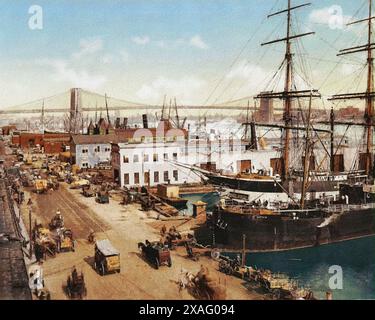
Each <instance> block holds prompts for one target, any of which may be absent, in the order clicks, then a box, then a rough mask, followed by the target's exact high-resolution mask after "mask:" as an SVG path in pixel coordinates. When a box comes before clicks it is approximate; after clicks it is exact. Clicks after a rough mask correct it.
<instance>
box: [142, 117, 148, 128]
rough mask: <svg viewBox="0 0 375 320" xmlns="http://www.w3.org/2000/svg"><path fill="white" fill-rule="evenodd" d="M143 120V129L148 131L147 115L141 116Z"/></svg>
mask: <svg viewBox="0 0 375 320" xmlns="http://www.w3.org/2000/svg"><path fill="white" fill-rule="evenodd" d="M142 119H143V128H145V129H148V119H147V114H143V115H142Z"/></svg>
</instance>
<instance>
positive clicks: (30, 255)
mask: <svg viewBox="0 0 375 320" xmlns="http://www.w3.org/2000/svg"><path fill="white" fill-rule="evenodd" d="M32 205H33V202H32V201H31V198H30V199H29V201H28V202H27V207H28V209H29V237H30V238H29V257H30V260H31V258H32V256H33V227H32V222H31V220H32V219H31V213H32Z"/></svg>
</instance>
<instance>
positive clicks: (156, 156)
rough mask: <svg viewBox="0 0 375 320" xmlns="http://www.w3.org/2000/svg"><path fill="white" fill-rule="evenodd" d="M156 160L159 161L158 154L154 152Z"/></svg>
mask: <svg viewBox="0 0 375 320" xmlns="http://www.w3.org/2000/svg"><path fill="white" fill-rule="evenodd" d="M154 162H158V154H157V153H154Z"/></svg>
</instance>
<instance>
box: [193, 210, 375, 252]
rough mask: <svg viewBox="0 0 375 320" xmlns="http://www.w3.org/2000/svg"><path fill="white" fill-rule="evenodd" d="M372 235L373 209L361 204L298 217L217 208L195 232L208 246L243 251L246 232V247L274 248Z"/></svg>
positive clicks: (262, 249) (296, 246)
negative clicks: (200, 228)
mask: <svg viewBox="0 0 375 320" xmlns="http://www.w3.org/2000/svg"><path fill="white" fill-rule="evenodd" d="M329 216H330V218H328V217H329ZM209 224H210V225H209ZM223 226H225V228H224V227H223ZM374 234H375V209H374V208H366V207H362V208H360V209H354V210H350V211H347V212H343V213H340V214H333V215H332V213H330V214H329V215H327V213H325V212H323V211H322V212H320V213H318V214H314V216H313V217H308V218H306V217H305V218H302V217H300V218H299V219H295V218H294V217H290V216H288V217H285V216H261V217H260V216H258V217H254V216H251V215H235V214H233V213H230V212H226V211H219V212H216V213H214V214H213V217H212V221H211V222H210V223H208V225H207V226H206V230H205V231H203V230H200V231H198V232H197V238H198V239H199V240H202V241H204V242H206V243H207V244H211V245H212V244H213V243H212V242H214V245H215V246H218V247H223V248H227V249H230V250H242V248H243V235H245V236H246V238H245V249H246V250H250V251H277V250H290V249H297V248H303V247H314V246H318V245H323V244H328V243H334V242H340V241H344V240H350V239H356V238H361V237H365V236H371V235H374Z"/></svg>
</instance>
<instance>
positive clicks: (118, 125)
mask: <svg viewBox="0 0 375 320" xmlns="http://www.w3.org/2000/svg"><path fill="white" fill-rule="evenodd" d="M120 122H121V119H120V118H116V122H115V128H116V129H118V128H120V125H121V123H120Z"/></svg>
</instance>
